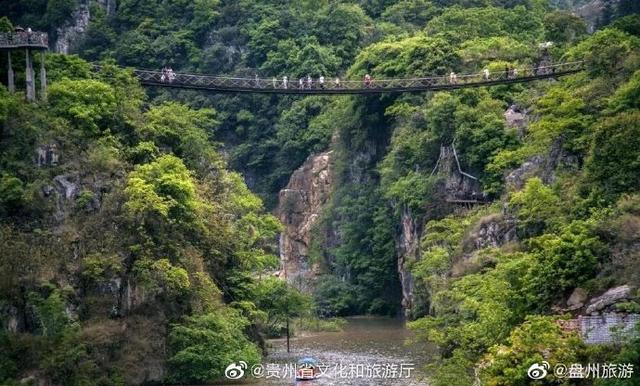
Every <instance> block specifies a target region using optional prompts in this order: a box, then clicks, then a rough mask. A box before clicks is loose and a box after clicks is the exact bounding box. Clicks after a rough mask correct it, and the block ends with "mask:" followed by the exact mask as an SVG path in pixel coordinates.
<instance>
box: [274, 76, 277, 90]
mask: <svg viewBox="0 0 640 386" xmlns="http://www.w3.org/2000/svg"><path fill="white" fill-rule="evenodd" d="M273 88H278V79H276V77H275V76H274V77H273Z"/></svg>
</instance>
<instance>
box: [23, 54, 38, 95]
mask: <svg viewBox="0 0 640 386" xmlns="http://www.w3.org/2000/svg"><path fill="white" fill-rule="evenodd" d="M26 53H27V55H26V56H27V66H26V68H25V71H26V80H27V81H26V83H27V100H28V101H31V102H32V101H35V100H36V84H35V79H34V72H33V58H32V57H31V52H29V49H28V48H27V49H26Z"/></svg>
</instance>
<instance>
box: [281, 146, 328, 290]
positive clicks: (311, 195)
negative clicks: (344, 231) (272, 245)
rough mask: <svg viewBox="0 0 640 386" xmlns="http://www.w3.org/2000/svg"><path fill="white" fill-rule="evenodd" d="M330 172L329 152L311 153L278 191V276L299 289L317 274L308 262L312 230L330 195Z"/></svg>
mask: <svg viewBox="0 0 640 386" xmlns="http://www.w3.org/2000/svg"><path fill="white" fill-rule="evenodd" d="M332 182H333V175H332V170H331V152H330V151H329V152H324V153H320V154H317V155H311V156H310V157H309V158H307V160H306V161H305V162H304V164H303V165H302V166H301V167H300V168H298V169H297V170H296V171H294V172H293V174H292V175H291V178H290V179H289V183H288V184H287V186H286V187H285V188H284V189H282V190H281V191H280V194H279V197H278V207H277V208H276V215H277V216H278V218H279V219H280V221H282V223H283V224H284V230H283V232H282V234H281V235H280V263H281V270H280V272H279V275H280V276H281V277H283V278H286V280H287V281H289V282H290V283H293V284H294V285H296V286H297V287H298V288H300V289H302V290H307V289H308V288H307V286H306V285H307V283H308V282H309V279H311V278H312V277H313V276H315V274H316V273H317V269H318V267H317V266H313V265H312V264H311V263H310V261H309V245H310V242H311V236H312V229H313V226H314V224H315V223H316V221H317V220H318V218H319V216H320V214H321V212H322V209H323V207H324V205H325V204H326V203H327V201H328V200H329V198H330V195H331V191H332V188H333V186H332Z"/></svg>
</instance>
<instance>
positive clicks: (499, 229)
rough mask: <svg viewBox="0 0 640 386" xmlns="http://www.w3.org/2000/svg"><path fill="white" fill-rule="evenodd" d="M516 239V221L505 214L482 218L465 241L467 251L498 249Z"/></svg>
mask: <svg viewBox="0 0 640 386" xmlns="http://www.w3.org/2000/svg"><path fill="white" fill-rule="evenodd" d="M515 239H516V224H515V220H514V219H513V218H511V217H510V216H508V215H507V214H505V213H496V214H492V215H489V216H487V217H484V218H482V219H481V220H480V221H479V222H478V223H477V224H476V226H475V227H474V228H473V229H472V230H471V232H470V233H469V235H468V236H467V237H466V238H465V240H464V244H465V245H464V246H465V251H469V250H470V251H475V250H479V249H483V248H498V247H500V246H502V245H504V244H505V243H508V242H510V241H513V240H515Z"/></svg>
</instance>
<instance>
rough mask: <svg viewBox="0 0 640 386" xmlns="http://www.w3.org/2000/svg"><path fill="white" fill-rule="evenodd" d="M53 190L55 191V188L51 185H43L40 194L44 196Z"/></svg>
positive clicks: (47, 195)
mask: <svg viewBox="0 0 640 386" xmlns="http://www.w3.org/2000/svg"><path fill="white" fill-rule="evenodd" d="M54 191H55V189H54V187H53V186H51V185H45V186H43V187H42V194H43V195H44V196H45V197H49V196H51V193H53V192H54Z"/></svg>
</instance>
